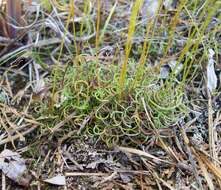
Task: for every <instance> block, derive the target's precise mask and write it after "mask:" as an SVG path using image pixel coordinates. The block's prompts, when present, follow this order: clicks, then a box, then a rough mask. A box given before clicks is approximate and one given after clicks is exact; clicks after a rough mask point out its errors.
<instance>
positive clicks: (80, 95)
mask: <svg viewBox="0 0 221 190" xmlns="http://www.w3.org/2000/svg"><path fill="white" fill-rule="evenodd" d="M133 64H134V61H129V63H128V71H127V77H126V79H125V89H124V91H123V92H122V91H119V66H118V65H114V64H112V65H105V64H102V63H97V62H96V61H90V62H82V63H81V64H79V65H73V64H71V65H68V66H67V67H66V68H65V67H57V68H56V70H54V75H53V76H52V79H51V80H52V81H51V82H52V83H54V84H56V85H55V89H54V91H55V95H54V96H53V97H52V98H54V99H53V100H52V102H54V104H53V105H52V104H51V105H50V106H51V107H50V106H49V107H50V108H49V109H50V110H48V109H46V110H44V111H46V112H45V113H50V115H53V118H54V117H55V118H57V121H59V120H64V119H65V117H66V116H68V115H70V114H71V113H73V112H74V113H75V114H76V115H75V116H74V117H73V119H72V121H71V123H72V124H71V125H70V123H69V124H68V125H67V126H66V127H67V128H69V130H73V129H75V130H76V129H78V130H81V134H82V133H85V134H87V135H89V136H92V137H96V138H98V139H101V140H103V141H104V142H106V143H107V145H113V144H116V143H122V142H123V141H127V142H128V140H129V141H130V142H135V143H140V142H145V140H147V139H148V137H147V136H146V135H145V131H146V130H150V126H149V122H150V121H148V119H147V118H146V115H145V109H144V105H143V102H142V99H144V101H145V104H146V105H147V106H148V111H149V112H150V114H151V116H152V117H151V119H152V120H153V122H154V125H155V127H156V128H163V127H168V126H170V125H172V124H174V123H176V122H177V121H179V120H180V119H181V118H182V117H183V116H184V115H185V113H186V109H185V105H184V100H185V97H184V94H183V91H182V90H181V89H180V90H178V89H176V88H167V86H165V83H164V82H163V81H162V80H161V79H160V77H159V76H158V75H157V74H156V73H155V72H153V71H151V68H150V67H149V68H148V67H146V68H145V70H144V72H143V77H142V78H141V79H140V81H139V83H137V85H136V87H135V88H131V84H132V82H133V79H134V75H135V70H134V69H133ZM53 80H54V81H53ZM52 102H50V103H52ZM88 116H90V120H89V121H88V122H87V124H86V126H85V127H84V129H80V127H81V125H82V123H83V121H84V119H85V118H87V117H88ZM67 128H66V129H67ZM67 130H68V129H67Z"/></svg>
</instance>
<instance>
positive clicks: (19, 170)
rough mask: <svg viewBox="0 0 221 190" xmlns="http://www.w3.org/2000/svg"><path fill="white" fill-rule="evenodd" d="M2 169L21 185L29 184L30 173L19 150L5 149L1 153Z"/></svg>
mask: <svg viewBox="0 0 221 190" xmlns="http://www.w3.org/2000/svg"><path fill="white" fill-rule="evenodd" d="M0 169H1V170H2V172H3V173H4V174H5V175H6V176H7V177H8V178H10V179H12V180H13V181H15V182H17V183H18V184H19V185H21V186H29V184H30V175H29V176H28V175H27V173H28V172H27V167H26V165H25V160H24V159H23V158H21V156H20V155H19V154H18V153H17V152H13V151H11V150H8V149H5V150H3V151H2V152H1V154H0Z"/></svg>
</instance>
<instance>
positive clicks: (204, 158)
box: [195, 150, 221, 180]
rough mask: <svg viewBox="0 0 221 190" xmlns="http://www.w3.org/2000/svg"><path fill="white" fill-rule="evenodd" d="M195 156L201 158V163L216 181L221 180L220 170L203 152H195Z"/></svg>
mask: <svg viewBox="0 0 221 190" xmlns="http://www.w3.org/2000/svg"><path fill="white" fill-rule="evenodd" d="M195 154H196V155H198V156H199V157H200V158H201V160H202V161H203V163H204V164H205V165H206V166H207V167H208V168H209V169H210V171H211V172H212V173H213V174H214V175H215V176H216V177H217V180H221V168H220V167H218V166H216V165H215V164H214V163H213V162H212V161H210V160H209V159H208V158H207V156H206V155H205V154H204V153H203V152H201V151H196V150H195Z"/></svg>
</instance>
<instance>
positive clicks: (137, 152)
mask: <svg viewBox="0 0 221 190" xmlns="http://www.w3.org/2000/svg"><path fill="white" fill-rule="evenodd" d="M117 148H118V149H119V150H120V151H122V152H125V153H131V154H135V155H138V156H143V157H146V158H151V159H153V162H156V161H158V162H164V163H167V164H172V163H171V162H169V161H166V160H162V159H160V158H157V157H156V156H153V155H151V154H149V153H147V152H144V151H142V150H138V149H135V148H127V147H122V146H118V147H117Z"/></svg>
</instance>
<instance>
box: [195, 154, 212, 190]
mask: <svg viewBox="0 0 221 190" xmlns="http://www.w3.org/2000/svg"><path fill="white" fill-rule="evenodd" d="M196 158H197V160H198V162H199V166H200V168H201V170H202V172H203V175H204V177H205V179H206V181H207V184H208V187H209V189H210V190H214V185H213V180H212V179H211V178H210V176H209V173H208V171H207V169H206V167H205V165H204V163H203V161H202V160H201V158H200V157H199V156H196Z"/></svg>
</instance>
